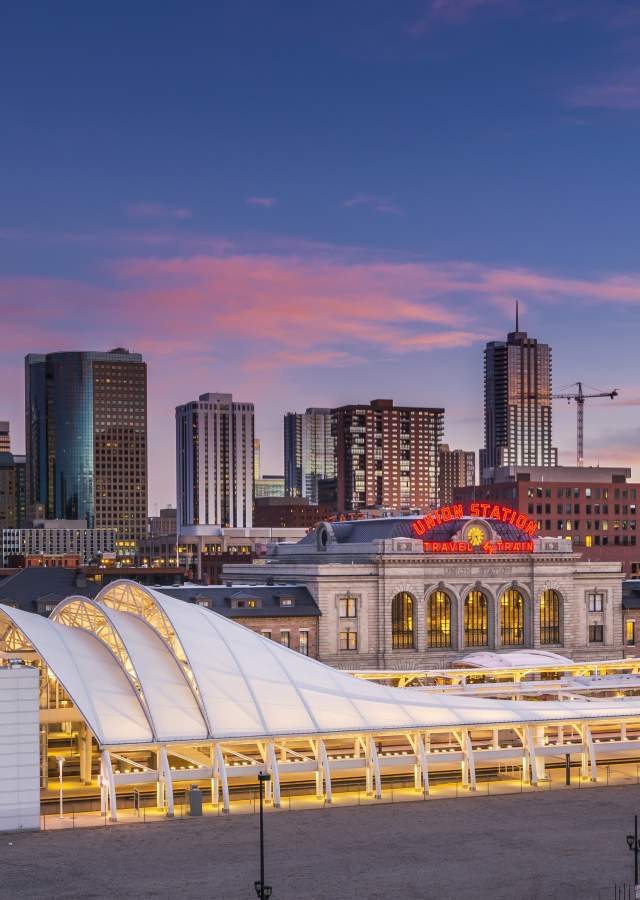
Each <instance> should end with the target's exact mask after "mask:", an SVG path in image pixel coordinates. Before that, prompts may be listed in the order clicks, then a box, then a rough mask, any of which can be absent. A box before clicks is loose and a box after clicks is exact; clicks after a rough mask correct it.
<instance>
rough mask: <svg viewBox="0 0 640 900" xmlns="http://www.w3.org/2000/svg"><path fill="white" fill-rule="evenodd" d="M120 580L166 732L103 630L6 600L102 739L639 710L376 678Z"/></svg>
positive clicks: (136, 662) (222, 736) (134, 641)
mask: <svg viewBox="0 0 640 900" xmlns="http://www.w3.org/2000/svg"><path fill="white" fill-rule="evenodd" d="M115 588H116V589H115V590H114V592H113V594H111V595H110V590H111V586H109V587H107V588H105V589H103V591H101V592H100V594H99V596H98V598H97V599H98V603H99V605H100V607H101V608H102V609H103V610H104V612H105V613H106V614H107V615H108V616H109V618H110V620H111V622H112V624H113V626H114V627H115V629H116V630H117V633H118V634H119V635H120V637H121V640H122V642H123V644H124V645H125V647H126V650H127V653H128V655H129V658H130V660H131V662H132V664H133V666H134V668H135V673H136V676H137V678H138V680H139V682H140V685H141V689H142V694H143V697H144V699H145V702H146V704H147V708H148V710H149V720H150V721H151V722H152V723H153V725H154V726H155V731H156V736H155V737H154V734H153V731H152V728H151V726H150V724H149V721H148V720H147V718H146V714H145V711H144V708H143V706H142V704H141V702H140V701H139V699H138V695H137V692H136V690H135V688H134V687H133V685H132V683H131V682H130V681H129V679H128V678H127V676H126V675H125V672H124V669H123V668H121V667H120V665H119V664H118V662H117V661H116V659H115V657H114V656H113V655H112V654H111V652H110V651H109V650H108V649H107V648H106V647H105V646H104V645H103V644H102V643H101V641H100V640H99V639H98V638H96V637H94V636H93V634H90V633H87V632H86V631H84V630H83V629H82V628H81V627H73V626H71V625H62V624H58V623H56V622H53V621H51V620H47V619H44V618H42V617H41V616H37V615H33V614H31V613H25V612H20V611H17V610H14V609H10V608H6V607H0V611H2V612H3V613H4V614H5V615H6V616H7V617H8V618H9V619H11V620H12V621H13V622H14V623H15V624H16V626H17V627H18V628H19V629H20V630H21V631H23V633H24V634H25V636H26V637H27V639H28V640H29V641H30V642H31V643H32V644H33V646H34V647H35V649H36V650H37V652H38V653H39V654H40V655H41V656H42V657H43V659H44V660H45V661H46V663H47V665H48V666H49V667H50V668H51V669H52V671H53V672H54V673H55V675H56V676H57V677H58V678H59V680H60V681H61V682H62V684H63V685H64V687H65V688H66V690H67V692H68V693H69V695H70V696H71V697H72V698H73V700H74V702H75V703H76V705H77V707H78V708H79V710H80V712H81V713H82V714H83V715H84V717H85V718H86V720H87V723H88V724H89V726H90V727H91V729H92V730H93V732H94V734H95V735H96V737H97V739H98V741H99V742H100V743H101V744H102V745H117V744H128V743H156V742H157V741H158V740H160V741H167V742H175V741H180V740H184V741H197V740H202V739H205V738H207V737H208V738H213V739H217V740H234V739H236V740H237V739H244V738H247V739H260V738H266V737H270V736H283V737H285V736H287V735H291V736H293V735H305V736H306V735H308V736H313V735H316V734H332V733H334V734H335V733H340V732H355V733H357V732H373V733H375V732H378V731H384V730H398V729H409V728H425V729H428V728H444V729H454V728H457V727H462V726H487V727H491V726H495V725H501V724H505V725H506V724H517V723H525V722H533V723H535V722H553V721H567V719H569V718H571V719H573V720H574V721H575V720H580V719H582V720H585V719H605V718H617V719H619V718H621V717H627V716H628V717H634V718H639V719H640V698H629V699H622V700H602V701H585V700H579V701H566V702H540V703H534V702H526V701H511V700H493V699H486V698H480V697H466V696H464V695H460V694H451V693H443V694H435V693H429V694H425V693H423V692H421V691H419V690H413V689H411V688H392V687H388V686H386V685H380V684H375V683H373V682H369V681H364V680H361V679H357V678H353V677H352V676H351V675H348V674H346V673H344V672H340V671H338V670H336V669H332V668H330V667H328V666H326V665H324V664H323V663H320V662H318V661H317V660H313V659H309V658H308V657H305V656H302V655H300V654H299V653H296V652H295V651H293V650H289V649H288V648H286V647H283V646H281V645H280V644H277V643H275V642H273V641H270V640H269V639H267V638H263V637H262V636H261V635H258V634H256V633H254V632H252V631H250V630H249V629H247V628H244V627H243V626H241V625H238V624H237V623H236V622H233V621H231V620H229V619H227V618H225V617H223V616H220V615H218V614H217V613H214V612H212V611H211V610H208V609H203V608H202V607H199V606H197V605H194V604H188V603H184V602H183V601H180V600H177V599H174V598H173V597H169V596H167V595H163V594H159V593H157V592H154V591H152V590H151V589H149V588H143V587H141V586H139V585H133V584H131V583H129V584H128V585H127V586H126V590H123V583H122V582H121V583H119V585H118V583H116V585H115ZM132 591H133V594H131V592H132ZM127 592H129V594H130V596H129V597H128V599H127V598H126V595H127ZM132 598H133V599H132ZM136 598H137V600H136ZM134 600H136V602H133V601H134ZM137 601H140V602H137ZM142 601H144V602H142ZM89 602H90V601H89ZM126 604H128V605H126ZM156 605H157V606H156ZM119 607H120V609H127V610H128V611H127V612H123V611H119ZM160 612H162V615H160V614H159V613H160ZM175 654H177V656H176V655H175ZM183 656H184V657H186V659H183ZM177 659H178V661H176V660H177ZM191 680H192V681H193V682H194V683H195V689H197V690H196V693H197V697H198V700H197V699H196V695H195V694H194V691H193V690H192V687H191V686H190V681H191ZM198 703H200V704H201V707H202V712H203V714H204V715H202V714H201V711H200V708H199V705H198ZM205 719H206V720H207V721H206V722H205Z"/></svg>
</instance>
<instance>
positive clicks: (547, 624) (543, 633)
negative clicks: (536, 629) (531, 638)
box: [540, 591, 560, 644]
mask: <svg viewBox="0 0 640 900" xmlns="http://www.w3.org/2000/svg"><path fill="white" fill-rule="evenodd" d="M540 643H541V644H559V643H560V596H559V594H558V592H557V591H543V593H542V595H541V597H540Z"/></svg>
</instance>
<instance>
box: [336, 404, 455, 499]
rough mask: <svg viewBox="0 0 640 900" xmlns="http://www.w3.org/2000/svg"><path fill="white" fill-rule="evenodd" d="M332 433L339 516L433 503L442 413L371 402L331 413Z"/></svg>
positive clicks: (438, 410)
mask: <svg viewBox="0 0 640 900" xmlns="http://www.w3.org/2000/svg"><path fill="white" fill-rule="evenodd" d="M333 431H334V436H335V439H336V465H337V502H338V512H352V511H357V510H360V509H366V508H369V507H388V508H390V509H401V510H410V509H426V508H428V507H433V506H436V505H437V503H438V445H439V444H440V443H441V441H442V435H443V431H444V409H433V408H422V407H407V406H395V407H394V405H393V401H392V400H372V401H371V403H370V404H368V405H367V404H357V405H355V404H354V405H351V406H342V407H339V408H338V409H335V410H334V411H333Z"/></svg>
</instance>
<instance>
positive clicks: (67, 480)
mask: <svg viewBox="0 0 640 900" xmlns="http://www.w3.org/2000/svg"><path fill="white" fill-rule="evenodd" d="M25 392H26V403H25V408H26V457H27V473H26V475H27V505H28V506H29V507H33V506H34V505H35V504H42V505H43V506H44V511H45V516H46V518H47V519H76V520H77V519H82V520H86V522H87V526H88V528H90V529H91V528H116V529H117V533H118V544H119V546H120V547H121V548H123V549H124V550H125V551H126V553H127V554H130V553H131V552H132V551H133V550H135V547H136V545H137V542H138V541H140V540H142V539H143V538H144V537H145V535H146V531H147V366H146V363H145V362H144V361H143V359H142V356H141V355H140V354H139V353H129V351H128V350H124V349H122V348H117V349H115V350H111V351H110V352H108V353H98V352H95V353H94V352H85V353H82V352H78V353H48V354H46V355H43V354H29V355H28V356H27V357H26V360H25Z"/></svg>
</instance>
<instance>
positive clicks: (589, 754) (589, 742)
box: [580, 725, 598, 781]
mask: <svg viewBox="0 0 640 900" xmlns="http://www.w3.org/2000/svg"><path fill="white" fill-rule="evenodd" d="M580 737H581V738H582V753H581V754H580V774H581V775H583V776H585V777H587V776H588V775H589V772H591V781H597V780H598V769H597V765H596V754H595V750H594V748H593V737H592V735H591V728H590V727H589V726H588V725H582V727H581V728H580Z"/></svg>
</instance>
